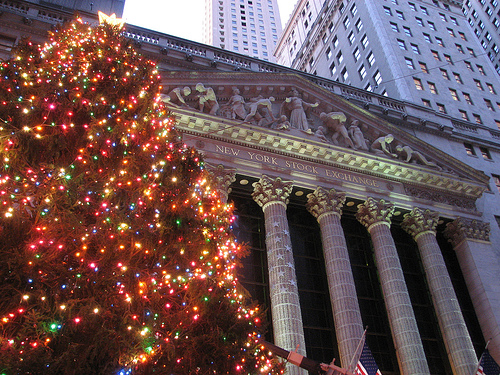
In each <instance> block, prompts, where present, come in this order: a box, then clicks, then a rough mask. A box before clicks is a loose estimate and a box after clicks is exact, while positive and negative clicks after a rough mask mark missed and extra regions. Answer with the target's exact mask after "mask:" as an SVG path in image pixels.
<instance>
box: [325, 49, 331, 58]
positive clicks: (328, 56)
mask: <svg viewBox="0 0 500 375" xmlns="http://www.w3.org/2000/svg"><path fill="white" fill-rule="evenodd" d="M325 55H326V59H327V60H330V58H331V57H332V49H331V48H330V47H328V48H327V49H326V52H325Z"/></svg>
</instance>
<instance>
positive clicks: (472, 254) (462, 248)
mask: <svg viewBox="0 0 500 375" xmlns="http://www.w3.org/2000/svg"><path fill="white" fill-rule="evenodd" d="M489 234H490V225H489V223H485V222H481V221H478V220H473V219H467V218H463V217H460V218H458V219H456V220H455V221H453V222H451V223H448V224H447V225H446V230H445V235H446V236H447V237H448V239H449V240H450V242H451V243H452V245H453V249H454V250H455V252H456V254H457V258H458V261H459V263H460V268H461V269H462V274H463V275H464V279H465V283H466V284H467V289H468V291H469V294H470V298H471V300H472V303H473V305H474V310H475V311H476V316H477V319H478V321H479V325H480V326H481V331H482V333H483V336H484V338H485V340H486V341H489V345H488V349H489V351H490V354H491V355H492V356H493V358H494V359H495V360H496V361H497V363H500V312H499V311H498V309H495V308H494V306H495V302H496V301H498V300H500V289H499V288H498V285H499V282H498V280H499V277H498V273H495V271H492V270H498V269H500V264H499V262H498V260H497V259H498V258H496V257H494V256H492V254H493V253H494V252H495V249H494V248H493V247H492V244H491V242H490V238H489ZM488 270H489V271H488Z"/></svg>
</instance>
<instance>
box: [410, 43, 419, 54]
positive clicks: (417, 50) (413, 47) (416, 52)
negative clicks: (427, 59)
mask: <svg viewBox="0 0 500 375" xmlns="http://www.w3.org/2000/svg"><path fill="white" fill-rule="evenodd" d="M410 46H411V50H412V51H413V53H415V54H417V55H420V48H418V45H416V44H413V43H411V44H410Z"/></svg>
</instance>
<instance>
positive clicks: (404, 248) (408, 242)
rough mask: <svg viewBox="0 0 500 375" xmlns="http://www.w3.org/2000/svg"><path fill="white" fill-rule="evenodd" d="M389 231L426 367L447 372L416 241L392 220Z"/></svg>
mask: <svg viewBox="0 0 500 375" xmlns="http://www.w3.org/2000/svg"><path fill="white" fill-rule="evenodd" d="M391 232H392V237H393V239H394V243H395V245H396V248H397V250H398V255H399V261H400V262H401V267H402V268H403V273H404V277H405V281H406V286H407V287H408V293H409V294H410V299H411V303H412V307H413V312H414V313H415V319H416V320H417V325H418V330H419V332H420V337H421V339H422V345H423V346H424V351H425V356H426V358H427V364H428V365H429V370H430V372H431V374H432V375H445V374H446V375H447V374H451V373H452V372H451V366H450V362H449V360H448V356H447V354H446V348H445V346H444V342H443V339H442V336H441V331H440V330H439V324H438V321H437V317H436V313H435V310H434V307H433V304H432V298H431V295H430V292H429V288H428V286H427V280H426V279H425V273H424V270H423V265H422V261H421V260H420V253H419V251H418V246H417V243H416V242H415V241H414V240H413V238H412V237H411V236H410V235H409V234H408V233H406V232H405V231H404V230H403V229H401V227H400V226H399V223H397V222H396V221H394V222H393V224H392V226H391Z"/></svg>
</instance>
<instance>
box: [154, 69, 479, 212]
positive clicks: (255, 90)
mask: <svg viewBox="0 0 500 375" xmlns="http://www.w3.org/2000/svg"><path fill="white" fill-rule="evenodd" d="M162 83H163V93H164V94H165V95H164V99H165V100H166V101H169V102H168V103H167V105H169V107H170V110H171V111H172V113H173V114H175V115H176V117H177V119H178V128H179V129H180V130H181V131H182V132H183V133H185V134H186V135H188V137H189V136H191V137H193V136H196V137H201V138H205V139H206V140H211V142H219V146H218V147H228V146H220V145H221V144H230V145H231V147H230V149H234V150H235V151H232V152H233V153H238V155H239V151H237V150H239V149H241V148H238V147H242V148H248V149H252V150H255V151H256V152H259V153H260V154H261V155H265V156H266V157H267V158H268V159H267V160H269V161H270V163H269V164H270V165H269V167H275V168H277V169H279V167H280V166H279V165H278V164H279V163H278V161H277V160H279V159H276V158H277V157H278V158H279V157H282V158H287V157H291V158H294V160H299V161H301V162H302V163H303V165H304V166H305V167H304V168H306V169H307V168H314V165H317V166H321V168H323V167H324V168H330V167H331V168H334V169H332V170H333V171H349V173H350V175H352V176H354V178H355V179H356V178H357V177H356V176H358V177H359V178H361V179H362V178H363V176H365V177H371V178H374V179H375V180H374V181H376V179H383V180H386V181H392V182H394V183H400V184H402V186H404V188H403V189H404V192H403V194H407V195H410V196H414V197H418V198H421V199H428V200H433V201H440V202H441V203H442V204H445V205H453V206H459V207H462V208H464V209H466V210H473V209H475V208H474V202H475V200H476V199H477V198H479V197H480V196H481V194H482V193H483V191H484V190H485V189H486V186H487V183H488V177H487V176H486V175H484V174H483V173H481V172H478V171H477V170H475V169H473V168H471V167H469V166H468V165H466V164H464V163H462V162H460V161H458V160H456V159H454V158H452V157H450V156H449V155H448V154H446V153H444V152H442V151H441V150H438V149H437V148H435V147H433V146H431V145H429V144H428V143H426V142H424V141H422V140H420V139H418V138H416V137H415V136H413V135H411V134H410V133H408V132H406V131H405V130H403V129H401V128H399V127H397V126H395V125H393V124H391V123H389V122H388V121H386V120H384V119H381V118H379V117H377V116H376V115H374V114H372V113H370V112H368V111H366V110H365V109H363V108H360V107H358V106H356V105H354V104H353V103H351V102H349V101H348V100H346V99H344V98H342V97H340V96H338V95H335V94H333V93H331V92H330V91H328V90H327V89H325V88H322V87H320V86H317V85H315V84H314V83H311V81H308V80H305V79H303V78H302V77H300V76H298V75H295V74H287V73H250V72H206V73H205V72H170V73H166V74H164V76H163V82H162ZM199 84H201V85H199ZM184 87H189V88H190V90H191V93H190V94H189V95H185V94H186V93H188V91H189V90H187V91H186V92H184V91H183V90H182V89H181V90H180V92H179V90H177V93H175V92H172V91H173V90H175V89H178V88H184ZM235 88H236V89H238V91H234V89H235ZM293 90H296V91H295V92H294V91H293ZM179 93H180V95H181V97H182V98H183V100H184V101H185V103H181V102H179V100H177V97H176V95H177V94H179ZM235 95H236V96H235ZM200 96H201V97H202V98H201V102H203V104H201V102H200ZM214 98H216V100H217V105H213V104H214V103H213V100H211V99H214ZM235 98H236V100H235ZM297 98H298V99H297ZM242 101H244V104H243V105H242V103H241V102H242ZM200 105H201V106H203V107H204V108H203V110H201V108H200ZM216 106H218V107H217V108H214V107H216ZM214 109H215V110H214ZM269 109H271V112H272V115H270V114H269ZM283 116H286V117H283ZM200 144H201V143H200ZM216 146H217V145H216ZM216 146H214V147H216ZM214 150H215V151H214V152H216V151H217V149H214ZM230 153H231V151H229V154H230ZM238 155H233V156H235V157H237V156H238ZM272 155H278V156H274V158H275V160H276V164H277V165H273V163H272V161H273V160H272V159H271V158H272V157H273V156H272ZM228 156H231V155H228ZM262 159H263V160H262V162H265V160H266V159H264V156H262ZM283 160H284V159H283ZM290 160H292V159H290ZM247 162H248V163H250V162H252V160H247ZM248 163H247V164H248ZM307 163H310V164H307ZM250 164H251V163H250ZM308 165H309V167H307V166H308ZM317 168H319V167H316V170H317ZM304 172H307V171H304ZM347 182H349V181H347ZM350 182H352V181H350Z"/></svg>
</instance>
